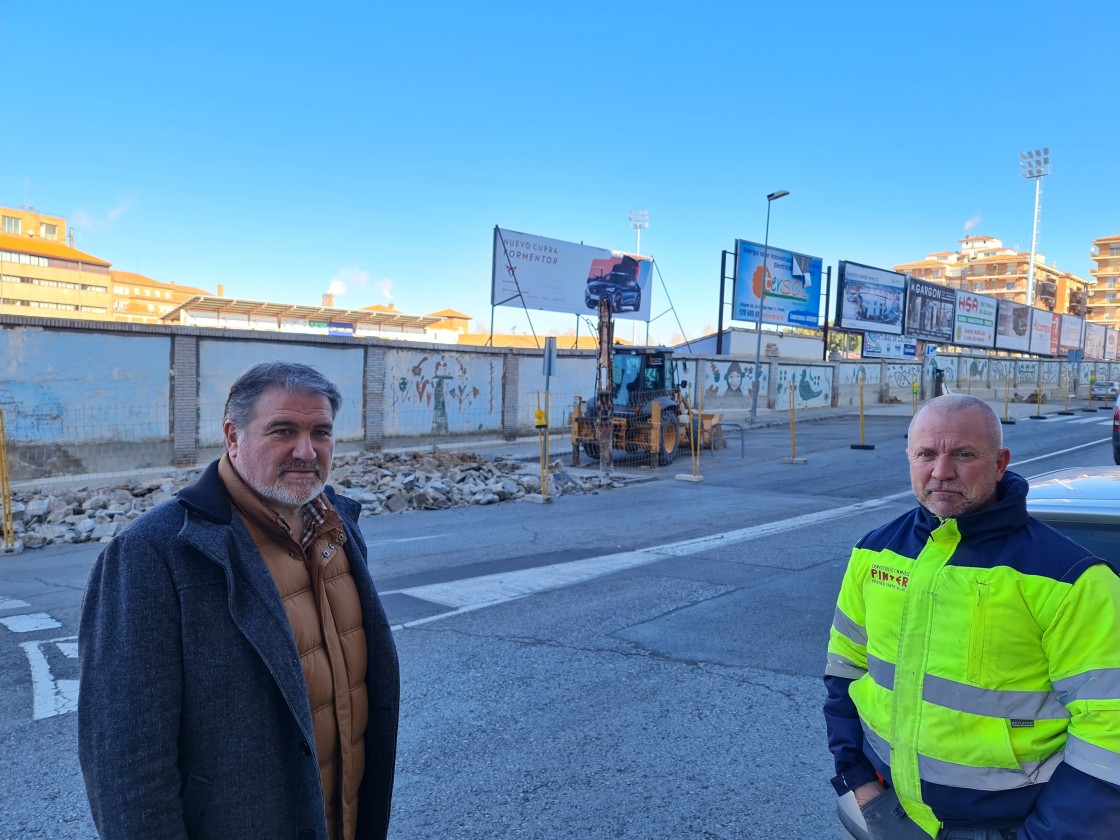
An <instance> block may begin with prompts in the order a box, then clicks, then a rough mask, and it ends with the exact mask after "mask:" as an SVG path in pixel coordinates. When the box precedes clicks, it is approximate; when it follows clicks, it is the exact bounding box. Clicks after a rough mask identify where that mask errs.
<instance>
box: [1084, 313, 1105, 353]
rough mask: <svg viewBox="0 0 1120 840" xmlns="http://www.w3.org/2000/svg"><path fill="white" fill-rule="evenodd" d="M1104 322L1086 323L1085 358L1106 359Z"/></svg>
mask: <svg viewBox="0 0 1120 840" xmlns="http://www.w3.org/2000/svg"><path fill="white" fill-rule="evenodd" d="M1104 334H1105V326H1104V324H1090V323H1088V322H1086V324H1085V358H1086V359H1104Z"/></svg>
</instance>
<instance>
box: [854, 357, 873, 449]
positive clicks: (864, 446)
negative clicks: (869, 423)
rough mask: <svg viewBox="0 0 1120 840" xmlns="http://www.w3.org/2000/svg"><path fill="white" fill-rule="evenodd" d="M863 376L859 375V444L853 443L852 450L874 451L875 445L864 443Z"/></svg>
mask: <svg viewBox="0 0 1120 840" xmlns="http://www.w3.org/2000/svg"><path fill="white" fill-rule="evenodd" d="M863 378H864V377H863V374H862V373H861V374H860V375H859V443H853V444H852V449H874V448H875V444H873V443H864V442H863Z"/></svg>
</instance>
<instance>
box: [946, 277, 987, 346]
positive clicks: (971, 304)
mask: <svg viewBox="0 0 1120 840" xmlns="http://www.w3.org/2000/svg"><path fill="white" fill-rule="evenodd" d="M955 291H956V293H957V308H956V313H955V314H954V316H953V323H954V325H955V326H954V328H953V343H954V344H960V345H962V346H964V347H994V346H995V343H996V299H995V298H990V297H986V296H984V295H977V294H973V293H972V292H966V291H964V290H963V289H956V290H955Z"/></svg>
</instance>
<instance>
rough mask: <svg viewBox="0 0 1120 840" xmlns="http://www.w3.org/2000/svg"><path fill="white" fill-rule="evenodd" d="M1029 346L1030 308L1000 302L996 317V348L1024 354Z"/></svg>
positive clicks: (1012, 302)
mask: <svg viewBox="0 0 1120 840" xmlns="http://www.w3.org/2000/svg"><path fill="white" fill-rule="evenodd" d="M1030 346H1031V308H1030V307H1029V306H1027V305H1026V304H1025V303H1015V301H1012V300H1001V301H1000V302H999V308H998V309H997V316H996V348H997V349H999V350H1018V351H1019V352H1020V353H1026V352H1027V351H1028V350H1030Z"/></svg>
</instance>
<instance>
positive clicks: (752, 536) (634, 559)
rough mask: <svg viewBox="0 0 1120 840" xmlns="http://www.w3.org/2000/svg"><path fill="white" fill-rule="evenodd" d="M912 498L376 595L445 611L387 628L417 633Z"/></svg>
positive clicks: (895, 498) (895, 496)
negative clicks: (668, 559)
mask: <svg viewBox="0 0 1120 840" xmlns="http://www.w3.org/2000/svg"><path fill="white" fill-rule="evenodd" d="M1111 440H1112V439H1111V438H1110V437H1109V438H1105V439H1104V440H1099V441H1092V442H1090V443H1083V444H1080V445H1078V446H1071V447H1069V448H1067V449H1061V450H1058V451H1056V452H1049V453H1047V454H1045V455H1039V456H1038V457H1036V458H1025V459H1023V460H1021V461H1016V462H1014V463H1013V464H1011V466H1012V467H1019V466H1022V465H1025V464H1030V463H1033V462H1035V461H1042V460H1045V459H1047V458H1053V457H1055V456H1057V455H1065V454H1067V453H1070V452H1076V451H1078V450H1081V449H1088V448H1091V447H1094V446H1100V445H1101V444H1103V443H1109V442H1111ZM912 493H913V491H911V490H903V491H902V492H900V493H894V494H892V495H890V496H882V497H880V498H878V499H870V500H868V501H866V502H857V503H856V504H854V505H846V506H845V507H840V508H834V509H833V510H825V511H820V512H819V513H809V514H805V515H803V516H795V517H792V518H790V519H782V520H779V521H777V522H766V523H763V524H762V525H754V526H752V527H750V528H741V529H739V530H736V531H726V532H724V533H720V534H711V535H709V536H706V537H697V538H695V539H691V540H682V541H680V542H673V543H666V544H665V545H659V546H650V547H649V548H641V549H638V550H636V551H624V552H620V553H618V554H606V555H602V556H600V557H588V558H585V559H583V560H573V561H571V562H568V563H554V564H552V565H549V566H538V567H536V568H532V569H519V570H515V571H510V572H500V573H498V574H493V575H483V576H481V577H476V578H467V579H465V580H454V581H447V582H445V583H433V584H428V585H426V586H412V587H408V588H407V589H397V590H394V591H392V592H383V593H382V595H395V594H404V595H411V596H413V597H415V598H420V599H422V600H424V601H429V602H432V603H434V604H439V605H441V606H445V607H449V608H450V609H449V611H448V612H445V613H440V614H438V615H431V616H427V617H425V618H418V619H415V620H413V621H406V622H402V623H401V624H396V625H393V630H401V629H404V628H407V627H417V626H419V625H421V624H429V623H431V622H433V621H442V620H443V619H445V618H451V617H453V616H456V615H462V614H463V613H468V612H473V611H475V610H480V609H484V608H486V607H492V606H496V605H498V604H504V603H507V602H509V601H513V600H515V599H517V598H523V597H525V596H527V595H534V594H536V593H538V592H545V591H548V590H550V589H559V588H561V587H564V586H571V585H572V584H576V583H583V582H586V581H589V580H594V579H595V578H597V577H602V576H603V575H609V574H613V573H614V572H619V571H623V570H625V569H633V568H636V567H638V566H644V565H647V564H649V563H655V562H657V561H658V560H663V559H665V558H666V557H685V556H688V555H691V554H699V553H701V552H703V551H710V550H712V549H714V548H720V547H723V546H731V545H736V544H738V543H743V542H748V541H750V540H757V539H762V538H764V537H771V536H775V535H777V534H782V533H786V532H788V531H796V530H798V529H803V528H809V527H812V526H815V525H819V524H820V523H822V522H828V521H829V520H833V519H840V518H843V517H847V516H855V515H857V514H860V513H864V512H866V511H869V510H873V509H875V508H877V507H881V506H883V505H885V504H888V503H890V502H896V501H898V500H899V499H905V498H908V497H911V496H912Z"/></svg>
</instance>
